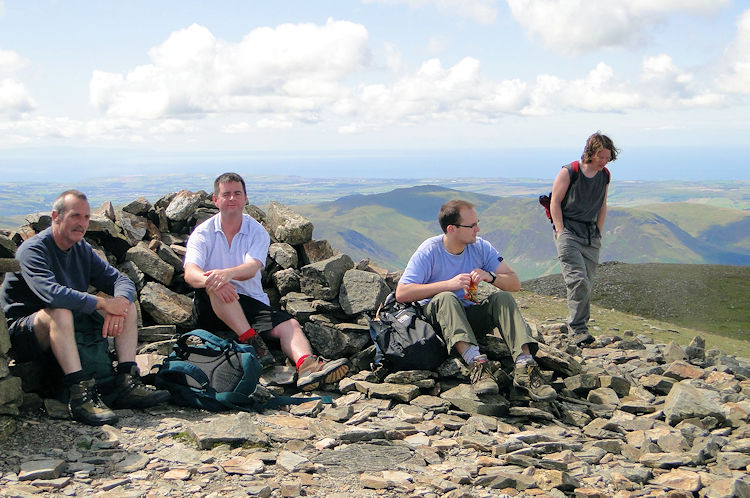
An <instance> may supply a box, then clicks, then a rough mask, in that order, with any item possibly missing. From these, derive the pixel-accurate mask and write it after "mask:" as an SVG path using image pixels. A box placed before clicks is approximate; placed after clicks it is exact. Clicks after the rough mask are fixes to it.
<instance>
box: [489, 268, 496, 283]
mask: <svg viewBox="0 0 750 498" xmlns="http://www.w3.org/2000/svg"><path fill="white" fill-rule="evenodd" d="M487 273H489V274H490V276H491V277H492V280H490V283H491V284H494V283H495V279H496V278H497V274H496V273H495V272H494V271H488V272H487Z"/></svg>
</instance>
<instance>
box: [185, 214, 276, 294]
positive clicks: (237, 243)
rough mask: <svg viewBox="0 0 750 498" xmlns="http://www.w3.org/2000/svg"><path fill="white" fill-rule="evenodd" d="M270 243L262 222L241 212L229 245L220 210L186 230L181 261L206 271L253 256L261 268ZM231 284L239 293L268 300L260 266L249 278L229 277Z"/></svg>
mask: <svg viewBox="0 0 750 498" xmlns="http://www.w3.org/2000/svg"><path fill="white" fill-rule="evenodd" d="M270 243H271V237H269V235H268V232H266V229H265V228H263V225H261V224H260V223H258V222H257V221H255V220H254V219H253V218H252V217H251V216H250V215H247V214H243V215H242V226H241V227H240V231H239V232H237V235H235V236H234V239H233V240H232V246H231V247H230V246H229V243H228V242H227V237H226V236H225V235H224V232H223V231H222V230H221V213H218V214H216V215H214V216H212V217H211V218H209V219H207V220H206V221H204V222H203V223H201V224H200V225H198V226H197V227H195V230H193V233H191V234H190V238H188V242H187V252H186V253H185V263H184V265H186V264H188V263H193V264H195V265H197V266H198V268H200V269H202V270H203V271H209V270H217V269H218V270H221V269H224V268H231V267H233V266H239V265H241V264H243V263H248V262H250V261H252V260H253V259H256V260H258V261H259V262H260V264H261V268H263V267H264V266H265V265H266V256H267V255H268V246H269V245H270ZM184 265H183V266H184ZM232 284H233V285H234V286H235V288H236V289H237V292H238V293H239V294H244V295H246V296H250V297H252V298H255V299H257V300H258V301H260V302H263V303H266V304H269V301H268V296H267V295H266V293H265V292H263V285H262V284H261V276H260V270H259V271H258V273H256V274H255V276H254V277H253V278H251V279H249V280H244V281H239V280H232Z"/></svg>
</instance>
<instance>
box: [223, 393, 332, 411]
mask: <svg viewBox="0 0 750 498" xmlns="http://www.w3.org/2000/svg"><path fill="white" fill-rule="evenodd" d="M216 400H217V401H218V402H220V403H221V404H222V405H224V406H226V407H227V408H230V409H232V410H239V411H243V412H250V411H252V412H261V411H263V410H268V409H271V408H279V407H281V406H288V405H301V404H303V403H307V402H308V401H316V400H322V401H323V403H326V404H329V405H330V404H333V399H331V397H330V396H317V397H314V398H297V397H294V396H273V397H272V398H271V399H269V400H268V401H266V402H265V403H261V404H257V403H255V401H254V400H253V399H252V398H251V397H248V396H245V395H244V394H239V393H236V392H226V393H217V394H216Z"/></svg>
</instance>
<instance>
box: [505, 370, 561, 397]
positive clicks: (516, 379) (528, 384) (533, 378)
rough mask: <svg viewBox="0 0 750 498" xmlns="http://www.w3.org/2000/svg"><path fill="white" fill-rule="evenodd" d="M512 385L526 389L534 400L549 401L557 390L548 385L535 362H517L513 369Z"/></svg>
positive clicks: (555, 394) (555, 395)
mask: <svg viewBox="0 0 750 498" xmlns="http://www.w3.org/2000/svg"><path fill="white" fill-rule="evenodd" d="M513 385H514V386H515V387H516V388H518V389H523V390H524V391H526V392H527V393H528V395H529V397H530V398H531V399H533V400H534V401H551V400H553V399H555V398H556V397H557V392H556V391H555V390H554V389H553V388H552V386H548V385H547V383H546V381H545V380H544V378H543V377H542V374H541V372H539V367H538V366H537V365H536V363H525V364H517V365H516V368H515V370H514V371H513Z"/></svg>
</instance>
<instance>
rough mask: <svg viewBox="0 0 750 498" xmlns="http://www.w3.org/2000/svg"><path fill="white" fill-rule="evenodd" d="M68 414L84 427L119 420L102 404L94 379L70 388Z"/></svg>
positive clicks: (112, 422)
mask: <svg viewBox="0 0 750 498" xmlns="http://www.w3.org/2000/svg"><path fill="white" fill-rule="evenodd" d="M68 412H69V413H70V416H71V417H73V418H74V419H75V420H78V421H79V422H83V423H84V424H86V425H104V424H114V423H116V422H117V421H118V420H119V417H118V416H117V415H116V414H115V412H113V411H112V410H110V409H109V407H108V406H107V405H105V404H104V403H103V402H102V400H101V398H100V397H99V392H98V391H97V390H96V381H95V380H94V379H89V380H83V381H81V382H79V383H78V384H73V385H72V386H70V400H69V401H68Z"/></svg>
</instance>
